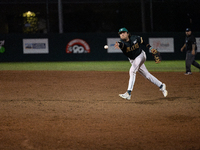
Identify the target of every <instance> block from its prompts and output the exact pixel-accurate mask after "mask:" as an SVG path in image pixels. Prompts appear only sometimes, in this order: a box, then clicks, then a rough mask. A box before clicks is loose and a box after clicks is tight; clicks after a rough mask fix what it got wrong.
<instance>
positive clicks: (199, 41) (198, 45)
mask: <svg viewBox="0 0 200 150" xmlns="http://www.w3.org/2000/svg"><path fill="white" fill-rule="evenodd" d="M196 42H197V52H200V37H198V38H196Z"/></svg>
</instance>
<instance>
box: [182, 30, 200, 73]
mask: <svg viewBox="0 0 200 150" xmlns="http://www.w3.org/2000/svg"><path fill="white" fill-rule="evenodd" d="M185 34H186V37H185V44H184V45H183V47H182V48H181V52H182V51H183V50H184V49H185V50H186V59H185V65H186V72H185V75H191V74H192V72H191V65H193V66H195V67H197V68H199V69H200V65H199V64H198V63H197V62H196V61H195V55H196V54H197V45H196V39H195V37H194V35H193V34H192V31H191V29H190V28H186V30H185Z"/></svg>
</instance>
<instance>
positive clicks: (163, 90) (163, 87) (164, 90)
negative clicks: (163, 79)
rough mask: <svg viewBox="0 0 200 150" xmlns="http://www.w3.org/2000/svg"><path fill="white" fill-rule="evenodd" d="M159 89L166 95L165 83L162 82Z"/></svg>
mask: <svg viewBox="0 0 200 150" xmlns="http://www.w3.org/2000/svg"><path fill="white" fill-rule="evenodd" d="M160 91H162V93H163V95H164V97H166V96H167V95H168V92H167V90H166V85H165V83H163V84H162V88H160Z"/></svg>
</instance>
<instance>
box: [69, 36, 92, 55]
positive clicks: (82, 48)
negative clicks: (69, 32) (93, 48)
mask: <svg viewBox="0 0 200 150" xmlns="http://www.w3.org/2000/svg"><path fill="white" fill-rule="evenodd" d="M66 53H90V46H89V45H88V43H87V42H86V41H84V40H82V39H73V40H71V41H70V42H69V43H68V44H67V46H66Z"/></svg>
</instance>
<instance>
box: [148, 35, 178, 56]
mask: <svg viewBox="0 0 200 150" xmlns="http://www.w3.org/2000/svg"><path fill="white" fill-rule="evenodd" d="M149 44H150V45H151V46H152V47H153V48H155V49H157V50H158V51H159V52H160V53H173V52H174V38H149ZM149 52H150V50H149Z"/></svg>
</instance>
